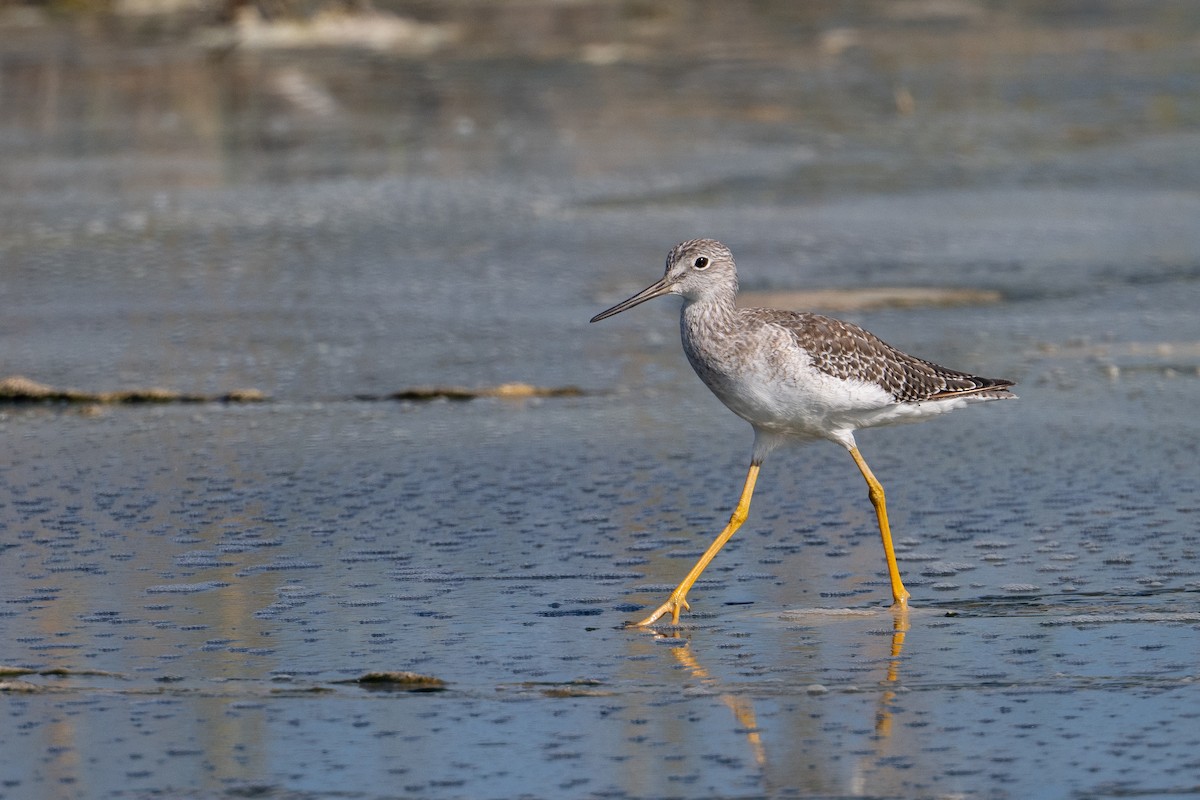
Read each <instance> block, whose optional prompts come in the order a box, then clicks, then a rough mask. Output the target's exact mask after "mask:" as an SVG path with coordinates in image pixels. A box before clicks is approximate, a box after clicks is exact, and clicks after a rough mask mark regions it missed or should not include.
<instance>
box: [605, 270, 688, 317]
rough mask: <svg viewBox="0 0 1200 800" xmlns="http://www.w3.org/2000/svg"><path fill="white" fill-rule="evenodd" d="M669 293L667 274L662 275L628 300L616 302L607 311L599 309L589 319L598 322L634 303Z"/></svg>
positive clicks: (632, 305) (628, 307) (630, 306)
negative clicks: (599, 310) (597, 312)
mask: <svg viewBox="0 0 1200 800" xmlns="http://www.w3.org/2000/svg"><path fill="white" fill-rule="evenodd" d="M670 293H671V284H670V283H668V282H667V276H666V275H664V276H663V277H662V280H660V281H658V282H657V283H652V284H650V285H649V286H647V287H646V288H645V289H642V290H641V291H640V292H638V293H637V294H635V295H634V296H633V297H631V298H629V299H628V300H624V301H622V302H620V303H617V304H616V305H615V306H613V307H612V308H610V309H608V310H607V311H601V312H600V313H599V314H597V315H596V316H594V317H592V319H591V321H592V322H599V321H600V320H602V319H608V318H609V317H611V316H614V315H616V314H620V313H621V312H622V311H626V310H628V309H631V308H633V307H634V306H636V305H640V304H642V303H644V302H646V301H647V300H653V299H654V298H656V297H662V296H663V295H664V294H670Z"/></svg>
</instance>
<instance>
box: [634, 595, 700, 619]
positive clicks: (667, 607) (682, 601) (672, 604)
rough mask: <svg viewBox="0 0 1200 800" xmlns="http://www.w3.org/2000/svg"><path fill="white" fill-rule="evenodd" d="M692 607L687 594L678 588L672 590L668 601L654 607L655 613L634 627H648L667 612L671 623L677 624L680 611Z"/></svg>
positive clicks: (689, 609)
mask: <svg viewBox="0 0 1200 800" xmlns="http://www.w3.org/2000/svg"><path fill="white" fill-rule="evenodd" d="M691 609H692V607H691V606H689V605H688V601H687V594H686V593H685V592H680V591H679V590H678V589H676V590H675V591H674V592H671V596H670V597H668V598H667V602H665V603H663V604H662V605H661V606H659V607H658V608H656V609H654V613H652V614H651V615H650V616H648V617H646V618H645V619H643V620H641V621H640V622H635V623H633V625H632V627H635V628H646V627H649V626H650V625H653V624H654V623H655V622H657V621H658V620H659V618H660V617H663V616H665V615H667V614H670V615H671V624H672V625H675V624H678V622H679V612H680V611H683V610H687V611H691Z"/></svg>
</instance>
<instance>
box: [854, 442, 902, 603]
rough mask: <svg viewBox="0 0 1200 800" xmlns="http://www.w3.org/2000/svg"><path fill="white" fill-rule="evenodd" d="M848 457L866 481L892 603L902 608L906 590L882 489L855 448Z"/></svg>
mask: <svg viewBox="0 0 1200 800" xmlns="http://www.w3.org/2000/svg"><path fill="white" fill-rule="evenodd" d="M850 455H851V456H852V457H853V458H854V463H855V464H858V469H859V472H861V473H862V476H863V477H864V478H866V479H867V489H868V494H869V495H870V498H871V505H873V506H875V516H876V517H878V518H879V535H880V537H882V538H883V554H884V556H885V557H886V558H887V567H888V577H889V578H890V579H891V581H892V603H893V605H896V606H900V607H901V608H903V607H904V606H907V605H908V590H907V589H905V588H904V583H903V582H902V581H901V580H900V568H899V567H898V566H896V551H895V550H893V549H892V529H891V527H890V526H889V525H888V517H887V503H886V502H885V501H884V497H883V487H882V486H881V485H880V484H879V481H877V480H875V476H874V475H873V474H872V473H871V468H870V467H868V466H867V462H866V461H864V460H863V457H862V454H861V453H859V452H858V448H857V447H851V448H850Z"/></svg>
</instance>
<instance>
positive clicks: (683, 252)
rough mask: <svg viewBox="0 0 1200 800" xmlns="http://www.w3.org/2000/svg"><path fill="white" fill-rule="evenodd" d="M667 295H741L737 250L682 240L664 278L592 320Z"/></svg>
mask: <svg viewBox="0 0 1200 800" xmlns="http://www.w3.org/2000/svg"><path fill="white" fill-rule="evenodd" d="M665 294H677V295H682V296H683V298H684V299H686V300H689V301H695V300H702V299H704V298H706V297H711V296H713V295H718V294H728V295H729V296H730V299H731V300H732V296H733V295H735V294H737V267H736V266H735V265H734V263H733V253H731V252H729V248H728V247H726V246H725V245H723V244H721V243H720V242H718V241H717V240H716V239H691V240H689V241H686V242H680V243H679V244H677V245H675V247H673V248H671V252H670V253H668V254H667V268H666V270H665V271H664V272H663V276H662V279H661V280H659V281H657V282H655V283H652V284H651V285H649V286H647V287H646V288H645V289H643V290H642V291H640V292H638V293H637V294H635V295H634V296H633V297H631V298H629V299H628V300H625V301H624V302H621V303H617V304H616V305H615V306H613V307H612V308H610V309H608V310H607V311H601V312H600V313H599V314H597V315H596V316H594V317H592V320H591V321H592V322H599V321H600V320H602V319H608V318H609V317H611V316H613V315H615V314H620V313H621V312H622V311H625V310H627V309H630V308H633V307H634V306H636V305H639V304H641V303H644V302H646V301H647V300H653V299H654V298H655V297H662V296H663V295H665Z"/></svg>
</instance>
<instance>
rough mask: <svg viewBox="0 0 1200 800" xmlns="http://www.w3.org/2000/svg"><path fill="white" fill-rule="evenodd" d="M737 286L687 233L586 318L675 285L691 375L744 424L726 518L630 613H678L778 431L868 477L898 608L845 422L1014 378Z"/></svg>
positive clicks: (889, 417) (745, 502)
mask: <svg viewBox="0 0 1200 800" xmlns="http://www.w3.org/2000/svg"><path fill="white" fill-rule="evenodd" d="M737 292H738V276H737V265H736V264H735V263H734V260H733V253H732V252H730V250H729V248H728V247H726V246H725V245H723V244H721V243H720V242H718V241H716V240H715V239H692V240H689V241H686V242H681V243H679V244H677V245H675V247H674V248H672V249H671V251H670V253H668V255H667V260H666V269H665V271H664V273H663V277H662V279H661V280H658V281H656V282H655V283H652V284H651V285H650V286H647V287H646V288H645V289H643V290H642V291H640V292H638V293H637V294H635V295H633V296H632V297H630V298H629V299H628V300H624V301H622V302H620V303H617V304H616V305H615V306H613V307H612V308H609V309H607V310H605V311H601V312H600V313H599V314H597V315H596V316H594V317H592V319H591V322H599V321H601V320H604V319H608V318H609V317H612V316H615V315H617V314H620V313H621V312H623V311H627V310H629V309H631V308H633V307H634V306H637V305H640V304H642V303H644V302H646V301H647V300H652V299H654V298H656V297H663V296H665V295H678V296H680V297H682V298H683V306H682V308H681V310H680V317H679V328H680V334H681V338H682V341H683V352H684V354H685V355H686V356H687V359H688V361H689V362H690V363H691V365H692V368H693V369H694V370H695V371H696V374H697V375H698V376H699V377H700V380H701V381H703V382H704V384H705V385H706V386H707V387H708V388H709V389H710V390H711V391H712V393H713V394H715V395H716V396H717V398H718V399H719V400H720V401H721V402H722V403H724V404H725V405H726V406H727V407H728V408H729V410H730V411H732V412H733V413H734V414H737V415H738V416H739V417H741V418H742V419H744V420H745V421H746V422H749V423H750V426H751V427H752V428H753V430H754V447H753V451H752V453H751V458H750V468H749V470H748V471H747V473H746V479H745V482H744V483H743V485H742V491H741V495H740V496H739V498H738V501H737V505H736V506H735V507H734V511H733V514H732V515H731V516H730V518H729V524H727V525H726V526H725V528H724V530H722V531H721V533H720V534H719V535H718V536H717V538H716V539H715V540H714V541H713V543H712V544H711V545H710V546H709V548H708V549H707V550H706V551H705V552H704V554H703V555H702V556H701V557H700V560H699V561H697V562H696V564H695V566H694V567H692V569H691V571H690V572H688V574H687V575H686V576H685V577H684V579H683V580H682V581H681V582H680V583H679V585H678V586H677V587H676V588H675V589H674V591H672V592H671V594H670V596H669V597H668V598H667V600H666V602H664V603H663V604H662V605H660V606H659V607H658V608H656V609H655V610H654V611H653V612H652V613H651V614H650V615H649V616H647V617H646V618H645V619H642V620H640V621H638V622H636V623H633V625H635V626H640V627H648V626H651V625H653V624H654V623H655V622H657V621H658V620H659V619H661V618H662V617H664V616H666V615H667V614H670V616H671V623H672V624H673V625H677V624H678V623H679V615H680V613H681V612H682V611H684V610H690V609H691V606H690V605H689V604H688V600H687V595H688V592H689V591H690V590H691V588H692V586H693V584H695V582H696V580H697V579H698V578H699V577H700V574H701V573H702V572H704V569H705V568H706V567H707V566H708V565H709V563H710V562H711V561H712V560H713V558H714V557H716V555H717V553H718V551H720V549H721V548H722V547H724V546H725V544H726V542H728V541H729V540H730V538H732V537H733V535H734V533H736V532H737V530H738V528H740V527H741V526H742V523H744V522H745V521H746V518H747V516H748V515H749V513H750V501H751V498H752V497H753V495H754V485H755V483H756V482H757V480H758V474H759V469H760V467H761V466H762V463H763V461H764V459H765V458H766V457H767V455H768V454H770V453H771V452H772V451H773V450H775V449H776V448H777V447H779V446H780V445H783V444H785V443H790V442H805V441H812V440H820V439H825V440H828V441H831V442H834V443H835V444H838V445H841V446H842V447H844V448H845V449H846V450H847V451H849V453H850V457H851V458H853V459H854V463H855V464H856V465H857V466H858V470H859V472H861V473H862V476H863V478H864V479H865V480H866V482H867V496H868V498H869V499H870V501H871V505H872V506H873V507H874V509H875V516H876V519H877V521H878V524H879V535H880V538H881V539H882V541H883V552H884V560H885V562H886V564H887V571H888V578H889V580H890V582H891V590H892V607H893V608H896V609H901V610H903V609H907V607H908V599H909V596H910V595H909V592H908V590H907V589H905V588H904V582H903V580H902V579H901V577H900V569H899V567H898V565H897V563H896V553H895V549H894V548H893V546H892V534H891V527H890V525H889V523H888V516H887V502H886V498H885V495H884V491H883V486H882V485H881V484H880V482H879V481H878V479H876V477H875V475H874V474H873V473H872V472H871V468H870V467H869V466H868V465H867V462H866V460H865V459H864V458H863V456H862V454H861V453H860V452H859V449H858V445H857V443H856V442H855V438H854V433H855V431H858V430H860V429H863V428H874V427H880V426H884V425H892V424H896V423H901V422H916V421H919V420H923V419H925V418H928V417H933V416H936V415H939V414H942V413H944V412H947V411H952V410H954V409H957V408H961V407H963V406H966V405H969V404H973V403H978V402H983V401H990V400H1005V399H1015V397H1016V395H1015V394H1013V393H1012V392H1010V391H1009V387H1012V386H1015V385H1016V383H1015V381H1011V380H1007V379H1004V378H981V377H979V376H976V375H972V374H970V373H967V372H960V371H958V370H953V369H947V368H946V367H942V366H938V365H937V364H935V363H933V362H931V361H926V360H924V359H921V358H917V357H916V356H911V355H908V354H907V353H905V352H903V351H901V350H898V349H897V348H895V347H892V346H891V345H889V344H887V343H885V342H884V341H882V340H881V339H880V338H879V337H877V336H875V335H874V334H872V333H870V332H868V331H866V330H864V329H863V328H861V327H859V326H858V325H855V324H853V323H850V322H844V321H842V320H838V319H833V318H831V317H826V316H822V315H820V314H813V313H807V312H797V311H787V310H781V309H772V308H742V307H739V306H738V305H737V304H736V302H735V300H736V297H737Z"/></svg>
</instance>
